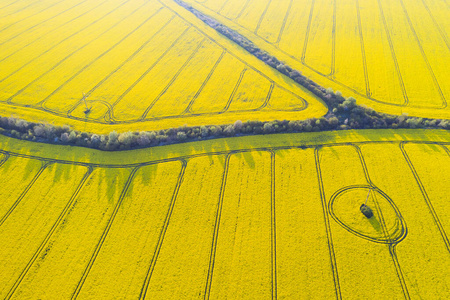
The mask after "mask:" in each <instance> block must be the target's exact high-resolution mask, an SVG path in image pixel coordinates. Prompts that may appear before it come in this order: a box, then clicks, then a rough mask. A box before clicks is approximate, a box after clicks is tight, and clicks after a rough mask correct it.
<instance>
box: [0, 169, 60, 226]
mask: <svg viewBox="0 0 450 300" xmlns="http://www.w3.org/2000/svg"><path fill="white" fill-rule="evenodd" d="M51 164H53V162H48V161H47V162H42V165H41V168H40V169H39V170H38V172H37V173H36V174H35V175H34V177H33V179H32V180H31V181H30V182H29V183H28V185H27V186H26V188H25V189H24V190H23V191H22V193H21V194H20V196H19V198H17V200H16V201H15V202H14V203H13V205H12V206H11V207H10V208H9V210H8V211H7V212H6V214H5V215H4V216H3V217H2V218H1V219H0V227H1V226H2V225H3V223H4V222H5V221H6V219H7V218H8V217H9V216H10V215H11V213H12V212H13V211H14V210H15V209H16V207H17V205H19V203H20V202H21V201H22V199H23V198H24V197H25V196H26V194H27V193H28V191H29V190H30V189H31V187H32V186H33V185H34V183H35V182H36V180H38V178H39V177H40V175H41V174H42V172H44V170H45V169H46V168H47V167H48V166H49V165H51Z"/></svg>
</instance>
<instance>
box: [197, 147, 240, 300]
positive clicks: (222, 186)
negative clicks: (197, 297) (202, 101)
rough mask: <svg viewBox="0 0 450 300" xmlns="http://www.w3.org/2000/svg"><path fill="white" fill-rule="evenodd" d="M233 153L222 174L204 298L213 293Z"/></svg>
mask: <svg viewBox="0 0 450 300" xmlns="http://www.w3.org/2000/svg"><path fill="white" fill-rule="evenodd" d="M232 154H233V153H228V154H227V156H226V157H225V163H224V170H223V175H222V183H221V184H220V192H219V201H218V203H217V210H216V217H215V222H214V230H213V235H212V241H211V252H210V254H209V265H208V275H207V277H206V282H205V294H204V295H203V299H209V297H210V294H211V285H212V277H213V274H214V262H215V259H216V249H217V241H218V238H219V228H220V219H221V216H222V207H223V198H224V196H225V187H226V184H227V178H228V168H229V166H230V158H231V155H232Z"/></svg>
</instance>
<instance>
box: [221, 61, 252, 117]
mask: <svg viewBox="0 0 450 300" xmlns="http://www.w3.org/2000/svg"><path fill="white" fill-rule="evenodd" d="M246 72H247V68H246V67H244V69H243V70H242V71H241V74H240V75H239V79H238V81H237V82H236V84H235V86H234V88H233V91H232V92H231V95H230V97H229V98H228V101H227V103H226V104H225V107H224V108H222V110H220V111H219V112H218V113H220V114H222V113H224V112H226V111H227V110H228V109H229V108H230V105H231V102H232V101H233V98H234V96H235V95H236V93H237V91H238V89H239V87H240V86H241V82H242V79H243V78H244V75H245V73H246Z"/></svg>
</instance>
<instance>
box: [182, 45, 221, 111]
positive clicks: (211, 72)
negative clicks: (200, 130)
mask: <svg viewBox="0 0 450 300" xmlns="http://www.w3.org/2000/svg"><path fill="white" fill-rule="evenodd" d="M225 54H227V51H225V50H223V49H222V53H221V54H220V57H219V58H218V59H217V60H216V63H215V64H214V66H213V67H212V68H211V70H210V71H209V73H208V75H207V76H206V79H205V80H203V82H202V85H201V86H200V88H199V89H198V90H197V92H196V93H195V95H194V97H192V99H191V101H190V102H189V104H188V106H187V107H186V109H185V110H184V111H183V112H182V113H181V115H183V114H187V113H190V112H191V108H192V105H194V102H195V100H197V98H198V96H200V93H201V92H202V91H203V89H204V88H205V86H206V84H207V83H208V82H209V80H210V79H211V76H212V75H213V74H214V72H215V71H216V69H217V66H218V65H219V64H220V62H221V61H222V59H223V57H224V56H225Z"/></svg>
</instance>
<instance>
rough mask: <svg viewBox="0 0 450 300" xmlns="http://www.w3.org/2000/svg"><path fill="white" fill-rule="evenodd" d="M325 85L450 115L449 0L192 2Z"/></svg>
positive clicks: (400, 109)
mask: <svg viewBox="0 0 450 300" xmlns="http://www.w3.org/2000/svg"><path fill="white" fill-rule="evenodd" d="M186 2H188V3H189V4H191V5H192V6H193V7H195V8H196V9H198V10H200V11H202V12H204V13H205V14H207V15H210V16H212V17H213V18H216V19H217V20H219V22H222V23H223V24H225V25H226V26H229V27H231V28H233V29H234V30H237V31H238V32H239V33H241V34H243V35H244V36H245V37H247V38H249V39H250V40H252V41H253V42H254V43H255V44H256V45H258V46H259V47H260V48H262V49H264V50H266V51H268V52H270V53H271V54H272V55H275V56H276V57H277V58H278V59H281V60H284V61H285V62H287V63H288V64H289V65H291V66H293V67H295V68H298V69H299V70H300V71H302V72H303V73H304V75H306V76H308V77H310V78H311V79H313V80H315V81H316V82H318V83H319V84H321V85H322V86H324V87H325V88H327V87H331V88H333V89H334V90H340V91H342V92H343V94H344V95H345V96H354V97H355V98H356V99H357V100H358V102H359V103H364V104H366V105H368V106H371V107H373V108H374V109H376V110H379V111H383V112H387V113H395V114H401V113H409V114H410V115H416V116H421V117H437V118H448V117H449V116H450V108H449V107H448V102H449V99H450V87H449V85H448V82H449V81H450V71H449V68H448V67H447V66H448V65H449V64H450V37H449V32H450V22H449V21H448V20H449V14H450V7H449V5H448V3H447V2H446V1H442V0H421V1H414V0H396V1H391V0H364V1H362V0H340V1H336V0H298V1H297V0H296V1H294V0H277V1H275V0H248V1H240V0H228V1H224V0H206V1H204V0H186Z"/></svg>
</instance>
